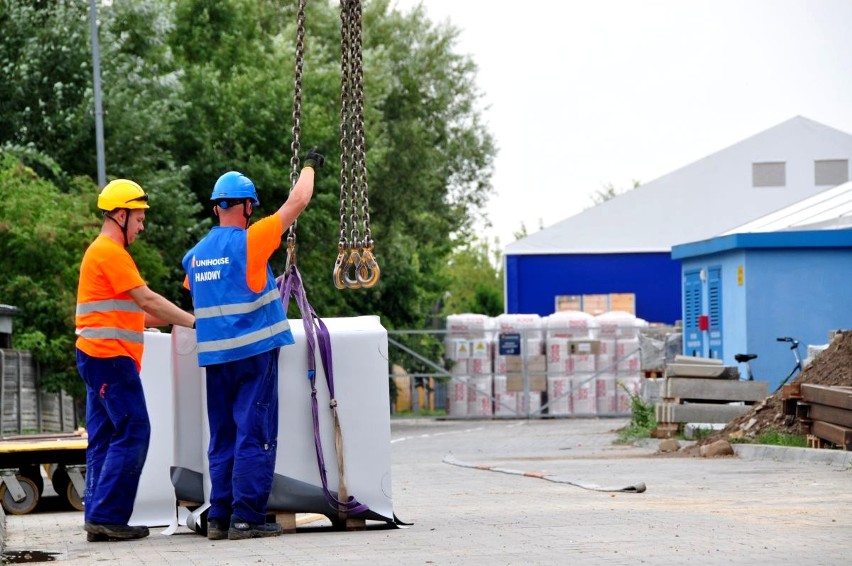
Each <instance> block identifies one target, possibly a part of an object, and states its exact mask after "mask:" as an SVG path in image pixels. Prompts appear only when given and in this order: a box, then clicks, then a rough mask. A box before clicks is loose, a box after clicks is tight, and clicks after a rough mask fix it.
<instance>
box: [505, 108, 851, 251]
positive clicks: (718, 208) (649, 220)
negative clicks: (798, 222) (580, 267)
mask: <svg viewBox="0 0 852 566" xmlns="http://www.w3.org/2000/svg"><path fill="white" fill-rule="evenodd" d="M817 160H852V135H850V134H847V133H845V132H841V131H839V130H836V129H834V128H830V127H828V126H825V125H823V124H819V123H817V122H814V121H813V120H809V119H807V118H804V117H801V116H797V117H795V118H792V119H790V120H787V121H786V122H783V123H781V124H779V125H777V126H775V127H773V128H770V129H768V130H765V131H763V132H761V133H759V134H756V135H754V136H752V137H750V138H748V139H746V140H743V141H741V142H739V143H737V144H735V145H732V146H730V147H728V148H726V149H723V150H721V151H718V152H716V153H714V154H712V155H709V156H707V157H705V158H703V159H700V160H698V161H696V162H694V163H691V164H689V165H686V166H685V167H682V168H680V169H677V170H675V171H673V172H671V173H669V174H667V175H664V176H663V177H660V178H659V179H655V180H653V181H651V182H649V183H647V184H645V185H641V186H640V187H638V188H636V189H632V190H630V191H627V192H626V193H623V194H621V195H619V196H617V197H615V198H613V199H610V200H608V201H606V202H604V203H602V204H599V205H597V206H595V207H593V208H590V209H588V210H585V211H583V212H581V213H579V214H576V215H574V216H572V217H570V218H567V219H566V220H563V221H561V222H558V223H556V224H554V225H552V226H550V227H548V228H545V229H543V230H541V231H539V232H536V233H535V234H531V235H530V236H527V237H526V238H524V239H522V240H518V241H517V242H513V243H511V244H509V245H507V246H506V247H505V249H504V253H505V254H506V255H534V254H605V253H636V252H668V251H670V250H671V247H672V246H673V245H676V244H680V243H685V242H694V241H698V240H706V239H709V238H712V237H714V236H717V235H720V234H722V233H725V232H727V231H729V230H731V229H734V228H736V227H738V226H742V225H744V224H746V223H748V222H750V221H752V220H754V219H755V218H758V217H761V216H763V215H765V214H767V213H770V212H772V211H776V210H778V209H780V208H782V207H786V206H789V205H792V204H794V203H797V202H799V201H801V200H803V199H806V198H807V197H810V196H812V195H815V194H817V193H820V192H822V191H824V190H825V189H826V186H823V185H816V182H815V173H814V167H815V165H814V162H815V161H817ZM781 162H783V163H784V164H785V166H784V175H785V183H784V186H772V187H754V186H753V181H752V175H753V172H752V166H753V164H755V163H781ZM846 180H848V171H847V177H846Z"/></svg>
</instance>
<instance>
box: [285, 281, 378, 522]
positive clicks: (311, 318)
mask: <svg viewBox="0 0 852 566" xmlns="http://www.w3.org/2000/svg"><path fill="white" fill-rule="evenodd" d="M276 283H277V284H278V290H279V292H280V293H281V301H282V302H283V303H284V310H285V311H286V310H287V307H288V306H289V304H290V296H291V295H292V296H293V297H294V298H295V299H296V304H297V305H298V306H299V311H300V312H301V313H302V324H303V326H304V327H305V339H306V340H307V341H308V379H309V380H310V381H311V413H312V414H313V420H314V446H315V448H316V452H317V465H318V466H319V472H320V477H321V478H322V490H323V492H324V493H325V497H326V499H327V500H328V502H329V504H330V505H331V506H332V507H335V508H336V509H337V510H338V515H339V517H340V518H341V519H345V518H347V517H350V516H353V515H358V514H360V513H363V512H365V511H368V510H369V508H368V507H367V506H366V505H364V504H363V503H359V502H358V501H357V500H356V499H355V498H354V497H352V496H348V495H347V492H346V482H345V476H344V470H343V435H342V431H341V429H340V420H339V418H338V414H337V399H336V398H335V396H334V371H333V368H332V363H331V336H330V335H329V333H328V328H326V326H325V323H324V322H323V321H322V319H321V318H320V317H319V316H318V315H317V313H316V311H315V310H314V308H313V307H312V306H311V304H310V303H309V302H308V297H307V295H306V293H305V288H304V285H303V284H302V275H301V274H300V273H299V270H298V269H297V268H296V266H295V265H289V266H288V267H287V269H286V271H285V272H284V275H282V276H280V277H278V278H277V279H276ZM317 344H319V351H320V361H321V363H322V368H323V373H325V380H326V383H327V384H328V394H329V399H330V401H329V407H330V408H331V413H332V417H333V419H334V437H335V438H334V444H335V449H336V451H337V466H338V470H339V476H340V486H339V488H338V495H339V496H340V499H338V498H337V497H335V496H334V494H333V493H332V492H331V491H330V490H329V489H328V477H327V472H326V469H325V458H324V457H323V453H322V441H321V440H320V432H319V411H318V408H317V388H316V346H317ZM341 499H342V500H343V501H341Z"/></svg>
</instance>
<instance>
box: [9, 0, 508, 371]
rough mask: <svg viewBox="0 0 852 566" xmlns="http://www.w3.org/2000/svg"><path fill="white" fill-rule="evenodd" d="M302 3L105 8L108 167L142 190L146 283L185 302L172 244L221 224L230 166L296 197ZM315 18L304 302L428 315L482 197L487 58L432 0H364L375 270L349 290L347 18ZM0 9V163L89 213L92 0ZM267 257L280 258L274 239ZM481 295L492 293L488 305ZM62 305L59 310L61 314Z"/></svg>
mask: <svg viewBox="0 0 852 566" xmlns="http://www.w3.org/2000/svg"><path fill="white" fill-rule="evenodd" d="M295 10H296V2H292V3H287V4H285V5H283V6H282V5H281V4H280V3H279V2H277V1H275V0H181V1H176V0H138V1H136V2H109V3H106V2H105V3H102V4H100V5H99V20H100V46H101V62H102V69H101V71H102V77H103V94H104V112H105V115H104V127H105V145H106V159H107V174H108V176H109V177H119V176H120V177H129V178H132V179H134V180H136V181H138V182H140V183H141V184H142V186H143V187H145V188H146V190H147V191H148V192H149V193H150V194H151V196H152V200H151V206H152V208H151V210H150V211H149V214H148V220H147V222H146V225H147V231H146V233H145V234H144V235H143V239H142V241H140V242H139V243H137V244H135V245H134V246H133V247H132V248H131V253H133V255H134V257H135V258H136V259H137V264H138V265H139V266H140V271H142V274H143V276H144V277H145V278H146V280H147V281H148V283H149V285H151V287H152V288H154V289H155V290H157V291H158V292H161V293H163V294H164V295H166V296H167V297H169V298H172V299H177V300H179V301H183V304H184V306H188V305H187V304H186V302H187V300H188V296H187V294H185V293H183V292H182V291H181V290H180V282H181V280H182V278H183V275H182V273H181V269H180V258H181V257H182V255H183V253H184V252H185V251H186V250H187V249H188V248H189V247H190V246H191V245H192V244H193V243H194V242H195V241H197V240H198V239H199V238H200V237H201V235H202V234H203V233H204V232H205V230H206V228H207V226H209V225H210V216H211V215H210V210H209V207H208V206H206V204H207V202H208V199H209V195H210V190H211V187H212V185H213V183H214V182H215V180H216V178H217V177H218V176H219V175H221V174H222V173H223V172H225V171H227V170H229V169H237V170H241V171H243V172H244V173H246V174H247V175H249V176H250V177H251V178H252V179H253V180H254V181H255V184H256V185H257V187H258V190H259V192H260V199H261V209H260V210H259V211H258V212H259V213H260V214H268V213H271V212H272V211H274V210H275V209H276V208H277V207H278V206H279V205H280V203H281V202H283V201H284V200H285V199H286V197H287V194H288V192H289V189H290V173H291V171H290V143H291V141H292V127H293V120H292V110H293V108H292V105H293V103H292V100H293V77H294V71H293V69H294V62H293V59H294V52H295ZM307 16H308V18H307V21H308V28H307V53H306V60H305V67H304V70H305V72H304V77H303V83H302V90H303V98H302V123H301V128H302V137H301V140H302V144H303V152H304V150H306V149H307V148H308V147H309V146H311V145H317V146H319V147H320V148H321V150H322V151H323V152H324V153H325V155H326V157H327V161H326V168H325V169H324V170H323V171H322V172H321V173H320V175H319V176H318V183H317V189H316V194H315V197H314V200H313V202H312V203H311V206H310V207H309V208H308V210H307V211H306V212H305V214H304V215H303V216H302V217H301V218H300V220H299V226H298V231H297V232H298V246H299V248H298V250H299V255H298V257H299V267H300V270H301V271H302V273H303V275H304V277H305V281H306V284H307V287H308V291H309V293H310V296H311V300H312V302H313V303H314V304H315V305H317V308H318V310H319V312H320V314H322V315H323V316H349V315H354V314H364V313H372V314H378V315H381V316H382V318H383V322H384V323H385V324H386V325H387V326H388V327H390V328H400V327H420V326H423V325H425V324H427V323H428V321H429V320H430V319H431V318H433V317H434V315H435V313H436V312H437V310H436V309H438V308H439V306H440V302H441V298H442V297H443V295H444V293H445V292H446V290H447V287H448V285H449V284H450V276H449V274H448V273H447V271H446V266H447V264H448V261H449V257H450V254H451V252H452V250H453V248H454V247H455V246H456V245H457V243H456V242H458V241H464V240H466V239H469V238H470V237H471V235H472V233H473V226H474V225H475V224H476V222H477V221H478V220H481V219H482V215H483V210H484V208H485V207H484V205H485V203H486V201H487V198H488V197H489V195H490V193H491V185H490V178H491V173H492V168H493V157H494V154H495V152H496V150H495V148H494V144H493V140H492V138H491V136H490V134H489V132H488V131H487V129H486V128H485V126H484V124H483V120H482V118H481V116H480V114H479V110H478V103H479V100H480V94H479V92H478V91H477V89H476V85H475V77H476V66H475V65H474V63H473V61H472V60H470V58H469V57H466V56H462V55H459V54H457V53H455V52H454V48H455V42H456V39H457V35H458V30H456V29H455V28H453V27H451V26H450V25H448V24H441V25H435V24H433V23H432V22H430V21H429V20H428V19H427V18H426V15H425V12H424V10H423V9H422V7H418V8H416V9H414V10H412V11H411V12H408V13H401V12H399V11H397V10H395V9H392V8H391V7H390V2H389V0H375V1H372V2H369V3H365V5H364V15H363V22H364V28H363V63H364V81H365V83H364V88H365V103H366V106H365V123H366V128H367V131H366V143H367V166H368V172H369V173H368V183H369V185H368V186H369V199H370V213H371V228H372V232H373V238H374V239H375V241H376V248H375V253H376V255H377V258H378V261H379V265H380V266H381V269H382V279H381V282H380V283H379V285H377V286H376V287H374V288H372V289H369V290H361V291H343V292H341V291H338V290H337V289H335V288H334V286H333V285H332V284H331V270H332V266H333V262H334V259H335V257H336V256H337V251H338V250H337V244H338V237H339V225H338V219H339V207H340V201H339V196H340V179H339V177H338V174H337V171H339V167H340V157H339V154H338V151H339V149H338V148H339V144H340V139H339V123H340V31H339V26H340V17H339V13H338V7H337V5H336V3H327V2H310V3H309V5H308V14H307ZM0 24H2V29H3V34H2V35H1V36H0V68H2V69H3V70H4V77H5V78H7V80H4V81H3V82H2V83H0V147H6V148H7V149H8V148H12V147H13V146H14V155H15V156H16V157H17V158H18V160H19V161H20V163H19V164H18V165H15V166H14V167H12V166H11V165H9V166H7V167H6V168H5V169H4V170H13V169H14V168H15V167H24V166H25V169H26V168H28V169H27V170H28V171H29V172H30V173H28V174H29V175H30V176H31V178H32V182H33V183H36V184H39V186H40V187H42V189H43V190H45V191H46V190H47V188H48V187H49V188H50V190H52V191H56V193H55V194H56V195H58V196H55V197H54V196H47V195H43V196H45V198H54V200H56V201H57V202H64V201H63V199H64V196H67V197H69V198H73V199H82V200H85V202H86V203H88V209H86V210H85V211H83V210H81V209H79V208H75V209H73V210H75V211H76V212H77V213H80V214H82V217H84V218H86V219H87V220H86V222H92V223H93V226H94V227H96V226H97V225H98V222H99V218H98V217H97V215H96V213H97V211H96V210H95V208H94V196H95V194H96V192H97V188H96V187H95V185H94V183H91V182H84V181H81V180H79V179H78V177H79V176H80V175H85V176H88V177H92V176H93V175H94V171H95V151H94V148H95V141H94V117H93V111H92V108H93V90H92V88H91V86H90V85H91V76H92V75H91V52H90V43H89V20H88V10H87V5H86V3H84V2H79V1H71V0H56V1H54V2H34V1H31V0H0ZM44 155H49V156H50V157H51V158H52V160H51V159H48V158H44V157H43V156H44ZM33 156H36V157H33ZM38 156H42V157H38ZM16 163H18V161H16ZM10 168H11V169H10ZM9 175H11V174H9ZM3 182H4V183H10V184H9V185H8V186H6V185H4V186H3V187H2V188H0V190H3V191H4V193H3V194H4V197H3V198H4V201H3V204H4V205H6V204H7V202H6V200H5V199H12V196H11V194H12V193H7V192H6V191H7V189H8V188H9V187H11V186H13V185H14V183H18V184H20V183H21V182H23V181H21V180H20V179H18V177H15V176H14V175H11V176H9V177H8V179H4V181H3ZM27 182H28V183H29V181H27ZM14 186H18V185H14ZM52 194H53V193H51V195H52ZM63 195H64V196H63ZM8 205H9V206H15V207H16V206H18V202H17V200H14V201H11V200H10V201H9V202H8ZM202 205H205V206H204V210H202ZM69 210H70V209H69ZM45 220H46V221H59V219H57V218H49V219H45ZM69 225H75V224H74V223H70V224H69ZM81 233H82V232H81ZM2 237H3V239H4V241H3V242H2V245H4V246H5V245H7V244H8V245H12V244H11V243H10V242H11V237H12V236H11V232H10V233H3V234H2ZM16 237H17V236H16ZM85 239H88V238H85ZM6 240H9V241H6ZM75 249H76V252H77V254H76V255H75V256H71V255H67V256H63V257H62V258H60V259H61V260H62V261H64V262H67V263H65V264H63V266H62V268H63V269H68V270H69V272H72V273H73V272H75V271H76V269H77V266H78V265H79V258H80V257H82V253H83V250H84V249H85V246H84V245H83V244H82V243H81V244H80V245H79V246H77V247H76V248H75ZM273 267H274V268H277V270H279V271H281V270H283V267H284V254H283V253H279V254H278V256H276V257H275V258H273ZM15 269H17V266H15ZM11 273H14V271H12V272H11ZM25 273H26V271H25ZM7 275H8V274H7ZM36 275H40V276H42V278H41V279H39V278H38V277H34V278H33V279H32V281H33V286H36V285H41V284H42V281H44V280H45V279H44V276H46V274H44V273H39V274H36ZM69 285H70V283H69ZM25 287H26V285H19V286H18V287H15V289H18V291H16V292H20V290H21V289H23V288H25ZM49 287H50V286H49V285H48V288H49ZM10 288H11V287H8V286H7V287H6V289H10ZM18 297H22V296H21V295H18V294H16V295H14V296H13V299H14V300H15V301H17V300H18ZM492 298H493V297H492ZM20 300H26V297H22V298H21V299H20ZM489 300H490V299H489V295H488V293H487V291H484V294H483V295H482V296H481V297H480V302H481V303H482V304H483V305H487V304H489ZM9 302H12V299H10V300H9ZM65 302H66V303H68V302H69V301H68V300H66V301H65ZM70 302H71V303H73V299H72V300H71V301H70ZM67 306H68V305H65V306H63V308H59V306H57V308H56V312H57V313H63V314H62V315H61V316H66V317H67V316H68V314H67V313H68V312H69V311H68V310H67V309H66V307H67ZM70 306H71V307H73V305H70ZM492 306H493V305H492ZM489 308H490V307H489ZM72 311H73V308H72ZM32 312H33V311H31V310H27V311H26V312H25V313H24V315H25V316H29V315H30V313H32ZM69 322H70V323H73V321H69V320H66V321H65V323H64V324H65V328H66V329H70V328H73V324H69ZM58 326H61V325H58ZM33 328H37V326H33ZM46 335H47V334H46ZM72 338H73V337H69V338H68V340H69V344H70V340H71V339H72ZM72 353H73V348H71V349H70V350H68V352H67V355H68V356H69V357H70V356H71V355H72Z"/></svg>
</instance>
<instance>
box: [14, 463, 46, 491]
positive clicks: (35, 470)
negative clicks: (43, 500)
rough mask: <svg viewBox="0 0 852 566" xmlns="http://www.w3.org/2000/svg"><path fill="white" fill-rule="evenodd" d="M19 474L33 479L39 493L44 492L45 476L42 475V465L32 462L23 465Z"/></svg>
mask: <svg viewBox="0 0 852 566" xmlns="http://www.w3.org/2000/svg"><path fill="white" fill-rule="evenodd" d="M18 474H19V475H22V476H24V477H26V478H29V479H31V480H33V483H34V484H35V486H36V487H37V488H38V492H39V494H43V493H44V478H43V477H41V466H39V465H37V464H32V465H29V466H21V468H20V469H19V470H18Z"/></svg>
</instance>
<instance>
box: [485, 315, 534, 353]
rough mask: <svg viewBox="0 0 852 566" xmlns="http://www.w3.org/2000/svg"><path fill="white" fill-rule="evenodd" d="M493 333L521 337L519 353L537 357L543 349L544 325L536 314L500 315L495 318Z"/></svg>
mask: <svg viewBox="0 0 852 566" xmlns="http://www.w3.org/2000/svg"><path fill="white" fill-rule="evenodd" d="M495 323H496V325H495V328H494V331H495V332H497V333H499V334H505V333H517V334H520V335H521V353H522V354H523V355H527V356H530V355H538V354H541V352H542V350H543V349H544V332H543V329H544V323H543V321H542V318H541V316H539V315H537V314H501V315H499V316H498V317H496V318H495Z"/></svg>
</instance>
